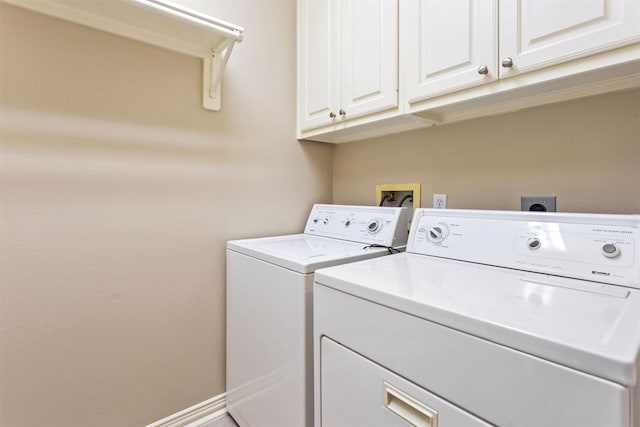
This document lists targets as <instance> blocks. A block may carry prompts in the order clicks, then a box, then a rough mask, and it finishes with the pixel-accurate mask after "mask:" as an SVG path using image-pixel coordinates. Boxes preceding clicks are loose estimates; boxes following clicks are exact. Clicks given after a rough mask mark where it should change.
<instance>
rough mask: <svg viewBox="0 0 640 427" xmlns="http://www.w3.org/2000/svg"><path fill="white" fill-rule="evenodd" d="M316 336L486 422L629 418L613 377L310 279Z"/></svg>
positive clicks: (623, 421)
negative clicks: (480, 336)
mask: <svg viewBox="0 0 640 427" xmlns="http://www.w3.org/2000/svg"><path fill="white" fill-rule="evenodd" d="M322 336H326V337H329V338H331V339H332V340H334V341H336V342H338V343H340V344H342V345H344V346H347V347H349V348H350V349H351V350H353V351H355V352H357V353H358V354H360V355H362V356H364V357H366V358H367V359H370V360H372V361H374V362H375V363H377V364H379V365H381V366H384V367H385V368H386V369H388V370H390V371H392V372H394V373H395V374H397V375H399V376H401V377H403V378H406V379H408V380H409V381H411V382H413V383H415V384H417V385H418V386H420V387H422V388H425V389H427V390H429V391H430V392H431V393H433V394H435V395H437V396H439V397H440V398H442V399H444V400H446V401H448V402H451V403H452V404H454V405H456V406H457V407H459V408H463V409H464V410H465V411H468V412H469V413H471V414H474V415H476V416H478V417H480V418H481V419H483V420H485V421H486V422H489V423H491V424H496V425H518V426H532V427H533V426H541V425H555V426H560V425H562V426H578V425H589V426H605V425H606V426H609V427H614V426H629V424H630V420H629V417H630V411H631V410H630V392H629V390H628V389H627V388H625V387H623V386H621V385H619V384H616V383H613V382H610V381H607V380H603V379H601V378H598V377H595V376H592V375H588V374H585V373H583V372H580V371H576V370H574V369H570V368H567V367H564V366H561V365H558V364H555V363H552V362H549V361H546V360H543V359H540V358H538V357H534V356H531V355H528V354H526V353H522V352H519V351H516V350H513V349H510V348H508V347H504V346H501V345H498V344H495V343H492V342H489V341H486V340H482V339H479V338H477V337H474V336H471V335H468V334H465V333H462V332H459V331H456V330H454V329H451V328H448V327H445V326H442V325H439V324H436V323H433V322H430V321H428V320H425V319H422V318H419V317H415V316H411V315H408V314H406V313H403V312H400V311H396V310H393V309H391V308H388V307H385V306H382V305H378V304H375V303H372V302H369V301H366V300H364V299H361V298H358V297H355V296H353V295H350V294H346V293H343V292H340V291H337V290H335V289H332V288H328V287H325V286H321V285H319V284H318V283H316V284H315V285H314V339H315V341H314V345H315V346H319V345H320V337H322ZM316 350H317V349H316ZM316 353H317V351H316ZM317 361H318V359H317V354H316V363H317ZM317 374H318V373H317V372H316V375H317ZM316 378H317V376H316Z"/></svg>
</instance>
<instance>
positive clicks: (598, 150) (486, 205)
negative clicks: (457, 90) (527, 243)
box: [333, 91, 640, 213]
mask: <svg viewBox="0 0 640 427" xmlns="http://www.w3.org/2000/svg"><path fill="white" fill-rule="evenodd" d="M639 116H640V92H638V91H628V92H620V93H613V94H607V95H601V96H596V97H591V98H585V99H581V100H575V101H569V102H564V103H559V104H555V105H549V106H545V107H538V108H533V109H528V110H523V111H519V112H516V113H512V114H506V115H501V116H495V117H488V118H482V119H476V120H471V121H467V122H462V123H458V124H452V125H448V126H442V127H434V128H429V129H425V130H419V131H413V132H411V133H406V134H402V135H395V136H390V137H383V138H378V139H375V140H369V141H362V142H356V143H350V144H345V145H340V146H337V147H336V150H335V151H334V161H333V195H334V202H335V203H358V204H364V203H374V201H375V185H376V184H382V183H402V182H420V183H421V184H422V188H421V197H422V205H423V207H431V206H432V200H433V193H446V194H447V196H448V200H447V202H448V207H449V208H462V209H500V210H502V209H507V210H513V209H515V210H519V209H520V196H521V195H555V196H557V204H558V210H561V211H565V212H572V211H573V212H595V213H598V212H601V213H640V119H639Z"/></svg>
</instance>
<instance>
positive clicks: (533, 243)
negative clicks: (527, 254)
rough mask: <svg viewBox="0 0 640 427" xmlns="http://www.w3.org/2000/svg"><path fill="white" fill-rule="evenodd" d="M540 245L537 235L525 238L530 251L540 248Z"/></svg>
mask: <svg viewBox="0 0 640 427" xmlns="http://www.w3.org/2000/svg"><path fill="white" fill-rule="evenodd" d="M540 246H542V242H541V241H540V239H538V238H537V237H532V238H530V239H529V240H527V247H528V248H529V249H530V250H532V251H534V250H536V249H540Z"/></svg>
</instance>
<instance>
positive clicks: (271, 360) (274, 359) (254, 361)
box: [227, 251, 313, 427]
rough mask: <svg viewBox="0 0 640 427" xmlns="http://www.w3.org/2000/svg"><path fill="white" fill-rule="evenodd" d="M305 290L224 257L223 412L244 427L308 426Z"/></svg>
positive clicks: (302, 283)
mask: <svg viewBox="0 0 640 427" xmlns="http://www.w3.org/2000/svg"><path fill="white" fill-rule="evenodd" d="M312 285H313V274H299V273H296V272H293V271H291V270H287V269H285V268H282V267H278V266H275V265H272V264H269V263H266V262H263V261H260V260H258V259H255V258H251V257H249V256H246V255H242V254H239V253H236V252H233V251H227V407H228V409H229V412H230V413H231V414H232V415H233V417H234V418H235V419H236V421H238V422H239V424H240V425H241V426H243V427H245V426H249V425H251V426H257V425H261V426H303V425H311V423H312V419H311V417H312V413H313V408H312V406H313V384H312V375H313V369H312V366H313V365H312V354H313V351H312V341H311V325H312V321H313V318H312V311H311V310H312V294H311V292H312ZM285 402H286V403H285ZM283 405H286V410H283Z"/></svg>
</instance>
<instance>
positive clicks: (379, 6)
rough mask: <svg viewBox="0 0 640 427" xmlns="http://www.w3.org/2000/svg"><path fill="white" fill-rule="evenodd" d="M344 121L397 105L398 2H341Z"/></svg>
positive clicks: (358, 0) (342, 104)
mask: <svg viewBox="0 0 640 427" xmlns="http://www.w3.org/2000/svg"><path fill="white" fill-rule="evenodd" d="M339 3H340V4H341V10H342V14H341V20H342V22H341V35H342V41H341V46H342V53H341V85H340V88H341V103H340V108H341V109H342V111H343V112H344V113H345V114H344V115H343V116H342V119H343V120H344V119H349V118H351V117H357V116H362V115H365V114H370V113H375V112H377V111H382V110H386V109H389V108H393V107H397V105H398V0H342V1H341V2H339Z"/></svg>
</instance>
